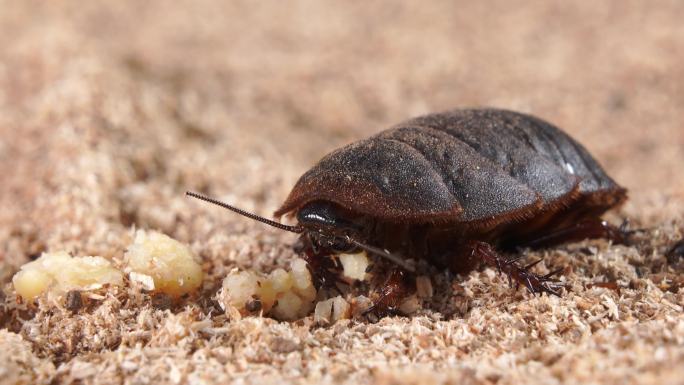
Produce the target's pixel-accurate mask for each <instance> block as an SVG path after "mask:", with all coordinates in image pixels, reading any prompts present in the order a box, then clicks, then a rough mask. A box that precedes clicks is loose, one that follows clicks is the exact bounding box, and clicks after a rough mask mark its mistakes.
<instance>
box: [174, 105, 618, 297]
mask: <svg viewBox="0 0 684 385" xmlns="http://www.w3.org/2000/svg"><path fill="white" fill-rule="evenodd" d="M187 194H188V195H190V196H193V197H195V198H199V199H202V200H205V201H209V202H212V203H215V204H218V205H220V206H223V207H225V208H227V209H230V210H232V211H234V212H237V213H238V214H241V215H244V216H246V217H249V218H252V219H255V220H257V221H260V222H263V223H266V224H269V225H271V226H274V227H277V228H279V229H282V230H286V231H291V232H294V233H297V234H300V237H299V240H298V242H297V243H296V245H295V250H296V251H297V252H298V253H300V254H302V255H303V256H304V258H305V259H306V260H307V261H309V264H310V266H311V267H312V271H314V273H316V274H317V275H319V276H321V275H323V276H325V274H324V273H325V272H324V271H323V270H325V269H324V267H325V266H329V265H330V264H329V263H328V262H327V260H329V259H330V258H329V257H330V256H331V255H334V254H337V253H351V252H356V251H360V250H365V251H367V252H368V253H370V254H375V255H377V256H380V257H383V258H387V259H389V260H390V261H392V262H393V263H394V264H395V265H396V269H398V270H400V271H402V272H403V271H409V272H410V271H412V270H413V268H412V265H411V264H409V263H408V261H409V259H425V260H427V261H428V262H430V263H432V264H434V265H437V266H440V267H446V268H450V269H451V270H452V271H455V272H464V271H468V270H469V269H472V268H475V267H477V266H478V265H481V264H482V263H484V264H486V265H489V266H492V267H494V268H496V269H498V270H499V271H500V272H503V273H504V274H506V275H507V276H508V281H509V283H512V282H516V283H517V284H522V285H524V286H525V287H526V288H527V289H528V290H529V291H530V292H532V293H535V294H536V293H539V294H541V293H548V294H553V295H559V293H560V291H559V290H560V289H561V287H562V285H561V284H560V283H559V281H558V280H557V279H556V278H555V275H556V274H558V273H559V272H560V271H562V269H559V270H556V271H554V272H552V273H550V274H546V275H537V274H535V273H533V272H531V270H530V269H531V267H532V266H533V265H535V264H536V263H537V262H539V261H537V262H535V263H532V264H529V265H527V266H524V265H521V264H519V263H518V262H517V261H518V260H519V259H520V258H507V257H505V256H503V255H502V254H500V253H499V251H514V250H519V249H520V248H525V247H530V248H538V247H547V246H552V245H557V244H560V243H566V242H571V241H578V240H582V239H587V238H608V239H610V240H612V241H614V242H618V243H621V242H624V241H625V236H626V234H625V231H623V230H622V229H619V228H617V227H614V226H612V225H610V224H608V223H607V222H605V221H603V220H602V219H601V216H602V215H603V214H604V213H605V212H606V211H607V210H609V209H612V208H615V207H617V206H619V205H620V204H622V203H623V202H624V201H625V200H626V198H627V191H626V190H625V189H624V188H622V187H620V186H619V185H618V184H617V183H616V182H615V181H613V179H611V178H610V177H609V176H608V175H607V174H606V172H605V171H604V170H603V168H602V167H601V166H600V165H599V163H598V162H597V161H596V160H595V159H594V158H593V157H592V156H591V155H590V154H589V152H588V151H587V150H586V149H585V148H584V147H583V146H582V145H580V144H579V143H578V142H577V141H575V140H574V139H572V138H571V137H570V136H568V135H567V134H565V133H564V132H563V131H561V130H560V129H559V128H558V127H556V126H554V125H552V124H550V123H548V122H546V121H544V120H541V119H539V118H536V117H534V116H531V115H527V114H522V113H517V112H513V111H507V110H500V109H463V110H452V111H448V112H443V113H436V114H430V115H425V116H421V117H417V118H413V119H410V120H408V121H405V122H403V123H400V124H398V125H396V126H394V127H392V128H389V129H387V130H385V131H382V132H380V133H378V134H376V135H374V136H371V137H370V138H368V139H365V140H361V141H358V142H355V143H352V144H349V145H347V146H345V147H342V148H340V149H338V150H335V151H333V152H332V153H330V154H328V155H326V156H325V157H323V158H322V159H321V160H320V161H319V162H318V164H316V165H315V166H314V167H313V168H311V169H310V170H309V171H307V172H306V173H304V175H302V176H301V178H300V179H299V180H298V181H297V183H296V184H295V186H294V188H293V189H292V191H291V192H290V194H289V196H288V197H287V199H286V200H285V202H284V203H283V204H282V206H281V207H280V208H279V209H278V210H276V212H275V214H274V216H275V217H276V218H280V217H282V216H283V215H291V216H294V217H295V218H296V220H297V224H296V225H286V224H282V223H280V222H277V221H273V220H270V219H266V218H263V217H260V216H257V215H255V214H252V213H248V212H245V211H243V210H240V209H238V208H236V207H233V206H231V205H228V204H225V203H222V202H219V201H216V200H214V199H211V198H208V197H205V196H202V195H199V194H196V193H192V192H188V193H187ZM404 275H405V274H403V273H401V274H396V273H388V276H387V277H386V281H387V282H386V283H385V285H384V288H383V290H382V295H381V298H380V300H378V301H377V302H378V303H376V305H377V306H376V307H380V308H381V307H385V308H389V307H393V306H395V304H396V303H397V298H398V297H400V296H402V295H403V294H405V293H406V291H407V290H408V289H407V288H406V287H405V286H406V285H401V284H400V282H401V281H402V278H401V277H402V276H404Z"/></svg>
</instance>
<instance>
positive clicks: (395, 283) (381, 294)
mask: <svg viewBox="0 0 684 385" xmlns="http://www.w3.org/2000/svg"><path fill="white" fill-rule="evenodd" d="M411 281H412V280H411V278H410V277H409V276H408V275H407V273H406V272H405V271H404V270H402V269H401V268H399V267H397V266H393V267H392V268H391V269H390V270H389V271H388V272H387V274H386V275H384V278H383V279H380V280H377V282H375V283H374V285H373V286H375V287H377V288H378V290H377V292H376V295H374V296H373V297H372V300H373V305H372V306H371V307H369V308H368V309H366V311H365V312H364V314H370V313H373V314H375V315H377V316H386V315H395V314H397V313H398V310H397V309H398V307H399V305H400V304H401V302H402V301H403V300H404V299H406V297H407V296H408V295H410V294H411V292H412V291H413V290H414V288H415V283H414V284H412V282H411Z"/></svg>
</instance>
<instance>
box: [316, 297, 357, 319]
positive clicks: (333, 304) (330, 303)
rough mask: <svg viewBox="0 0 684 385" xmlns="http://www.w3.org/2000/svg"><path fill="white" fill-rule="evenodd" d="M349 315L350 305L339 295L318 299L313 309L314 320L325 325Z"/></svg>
mask: <svg viewBox="0 0 684 385" xmlns="http://www.w3.org/2000/svg"><path fill="white" fill-rule="evenodd" d="M350 316H351V305H350V304H349V302H347V300H345V299H344V298H342V297H341V296H339V295H338V296H337V297H334V298H330V299H327V300H325V301H320V302H318V303H317V304H316V309H315V310H314V322H316V323H319V324H323V325H327V324H331V323H335V322H337V321H338V320H341V319H347V318H349V317H350Z"/></svg>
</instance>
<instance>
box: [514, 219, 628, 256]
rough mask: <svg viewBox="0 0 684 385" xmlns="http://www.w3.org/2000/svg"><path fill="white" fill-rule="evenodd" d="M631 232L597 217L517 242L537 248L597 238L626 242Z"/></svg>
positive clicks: (620, 242) (521, 245) (520, 245)
mask: <svg viewBox="0 0 684 385" xmlns="http://www.w3.org/2000/svg"><path fill="white" fill-rule="evenodd" d="M631 234H632V231H629V230H627V229H626V226H624V225H623V226H620V227H617V226H613V225H611V224H610V223H608V222H606V221H604V220H602V219H601V218H598V217H597V218H589V219H585V220H583V221H580V222H577V223H575V224H573V225H571V226H568V227H563V228H560V229H554V230H551V231H550V232H548V233H546V234H544V235H542V236H540V237H537V238H534V239H531V240H528V241H525V242H522V243H520V244H517V246H518V247H530V248H533V249H536V248H542V247H549V246H554V245H559V244H562V243H570V242H578V241H581V240H583V239H597V238H606V239H609V240H611V241H613V243H617V244H626V243H627V242H628V241H629V236H630V235H631Z"/></svg>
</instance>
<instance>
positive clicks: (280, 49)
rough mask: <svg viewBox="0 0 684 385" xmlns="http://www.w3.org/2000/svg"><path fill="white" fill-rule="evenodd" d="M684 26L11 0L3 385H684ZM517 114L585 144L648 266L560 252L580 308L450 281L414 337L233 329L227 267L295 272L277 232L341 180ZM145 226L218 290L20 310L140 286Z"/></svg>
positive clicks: (474, 11) (617, 17) (1, 124)
mask: <svg viewBox="0 0 684 385" xmlns="http://www.w3.org/2000/svg"><path fill="white" fill-rule="evenodd" d="M683 19H684V4H683V3H682V2H678V1H658V2H637V1H607V2H591V3H588V2H573V3H570V2H562V3H560V2H510V1H495V2H491V1H488V2H468V3H466V2H462V3H460V2H451V1H444V2H441V1H436V2H430V3H422V2H404V3H401V2H370V3H368V2H338V3H328V2H313V1H312V2H299V1H297V2H282V3H281V2H268V3H262V2H259V3H255V2H247V1H244V2H242V1H234V2H230V3H221V2H213V1H205V0H202V1H192V2H173V3H169V2H162V1H145V2H134V1H116V2H110V3H109V4H108V5H103V4H96V3H95V2H83V1H59V2H44V3H40V4H39V3H37V2H31V1H25V2H17V1H0V138H1V140H0V175H1V177H0V180H1V182H0V186H1V187H0V207H2V210H0V260H2V264H1V265H0V279H2V283H3V288H2V300H3V302H4V305H3V306H2V307H0V327H1V328H2V329H0V382H2V383H8V384H9V383H26V384H28V383H69V382H79V383H91V384H109V383H117V384H123V383H125V384H141V383H155V384H178V383H193V384H204V383H207V384H208V383H221V384H223V383H230V382H233V383H254V384H268V383H282V382H290V383H311V384H313V383H379V384H412V383H415V384H418V383H420V384H426V383H454V384H455V383H458V384H471V383H472V384H494V383H496V384H518V383H524V384H528V385H529V384H554V383H571V384H575V383H586V384H589V383H602V384H627V383H646V384H659V385H660V384H675V383H684V315H683V314H682V307H683V305H684V289H682V284H683V282H682V281H683V278H682V276H683V273H682V272H683V271H684V270H683V269H684V267H683V264H684V263H683V262H682V261H677V260H672V261H668V260H667V259H666V257H665V252H666V251H667V249H668V248H669V247H671V245H672V244H673V243H674V242H675V241H676V240H678V239H680V238H681V237H682V228H683V226H684V222H683V221H682V214H683V213H684V203H683V202H684V168H682V164H684V114H682V112H681V106H682V105H684V88H683V87H684V66H683V65H682V63H684V51H683V50H682V42H683V41H684V27H683V25H684V24H682V23H681V20H683ZM482 105H487V106H497V107H504V108H510V109H515V110H520V111H525V112H530V113H534V114H535V115H538V116H541V117H543V118H546V119H548V120H550V121H553V122H555V123H557V124H558V125H559V126H561V127H564V128H565V129H566V130H567V131H568V132H569V133H571V134H572V135H573V136H575V137H576V138H577V139H579V140H580V141H581V142H582V143H584V144H585V145H586V146H587V147H588V148H589V149H590V150H591V151H592V153H594V154H595V155H596V157H597V158H598V159H599V160H600V161H601V162H602V164H603V165H604V166H605V168H606V169H607V170H608V171H609V172H610V174H611V175H613V176H614V178H615V179H616V180H617V181H619V182H620V183H621V184H623V185H624V186H626V187H627V188H628V189H629V190H630V201H629V202H628V203H627V204H626V205H625V206H624V207H623V208H621V209H620V210H619V211H618V212H616V213H612V214H611V216H610V217H609V220H611V221H612V222H614V223H620V221H622V219H624V218H629V219H630V220H631V221H632V226H633V227H634V228H644V229H645V231H643V232H641V233H639V234H638V236H637V242H636V243H635V244H634V245H633V246H629V247H627V246H615V245H610V244H608V243H606V242H605V241H601V240H599V241H591V242H582V243H577V244H572V245H567V246H563V247H558V248H554V249H551V250H546V251H543V252H538V253H537V252H535V253H529V256H528V258H530V260H531V259H533V258H536V257H539V256H543V257H544V258H545V259H544V262H543V263H542V264H541V265H539V267H538V269H539V271H540V272H544V271H548V270H549V269H552V268H554V267H557V266H565V267H566V269H565V271H564V275H563V277H564V278H563V279H564V280H565V281H566V282H567V283H568V285H569V286H570V287H569V290H568V291H566V292H565V294H564V295H563V296H562V298H555V297H548V296H541V297H532V296H530V295H528V294H527V293H525V292H523V291H522V290H519V291H513V290H511V289H509V288H508V287H507V284H506V282H505V279H503V278H502V277H500V276H498V275H497V274H496V273H495V272H494V271H493V270H490V269H485V270H482V271H475V272H472V273H471V274H470V275H467V276H460V277H446V276H445V275H444V274H442V273H439V272H438V273H436V275H435V278H434V279H435V282H436V294H435V297H434V298H433V300H432V301H429V302H427V303H425V304H423V305H424V306H423V309H422V310H420V311H419V312H418V314H416V315H413V316H410V317H387V318H383V319H381V320H379V321H378V322H377V323H370V322H363V321H342V322H339V323H337V324H335V325H332V326H328V327H320V326H315V325H313V323H312V320H311V318H310V317H309V318H305V319H302V320H300V321H297V322H291V323H287V322H277V321H275V320H271V319H265V318H258V317H246V318H243V319H241V320H229V319H227V317H226V316H225V314H224V312H223V311H222V310H221V309H220V307H219V306H218V305H217V303H216V301H215V300H214V298H213V296H214V294H215V292H216V290H217V289H218V286H219V285H220V282H221V279H222V278H223V277H224V276H225V275H226V274H227V272H228V271H230V270H231V269H232V268H235V267H239V268H251V269H256V270H260V271H264V272H268V271H270V270H272V269H274V268H275V267H285V266H287V264H288V262H289V261H290V260H292V258H294V255H293V253H292V251H291V248H290V245H291V244H292V242H293V241H294V239H293V236H292V234H285V233H282V232H278V231H276V230H274V229H269V228H266V227H264V226H260V225H259V224H257V223H252V222H250V221H247V220H244V219H243V218H239V217H237V216H235V215H230V214H228V213H226V212H223V211H220V210H218V209H217V208H215V207H209V206H207V205H204V204H199V202H196V201H190V200H188V199H186V198H185V197H184V196H183V192H184V191H185V190H186V189H194V190H199V191H203V192H206V193H210V194H212V195H216V196H219V197H220V198H223V199H225V200H227V201H229V202H234V203H236V204H239V205H240V206H241V207H243V208H245V209H247V210H253V211H256V212H258V213H260V214H263V215H269V213H271V212H272V211H273V210H274V209H275V208H276V207H277V206H278V205H279V203H280V202H281V201H282V200H283V199H284V197H285V196H286V194H287V192H288V190H289V188H290V187H291V186H292V185H293V183H294V181H295V180H296V178H297V177H298V176H299V175H300V174H301V173H302V172H304V171H305V170H306V169H307V168H308V167H310V165H311V164H313V162H315V161H316V160H317V159H318V158H319V157H320V156H322V155H323V154H325V153H326V152H328V151H330V150H331V149H333V148H335V147H338V146H340V145H342V144H344V143H348V142H350V141H352V140H355V139H359V138H362V137H364V136H367V135H369V134H371V133H373V132H377V131H379V130H380V129H383V128H385V127H388V126H389V125H391V124H393V123H397V122H399V121H401V120H403V119H405V118H408V117H410V116H415V115H418V114H421V113H426V112H430V111H439V110H444V109H448V108H453V107H464V106H482ZM134 228H144V229H157V230H160V231H163V232H165V233H167V234H169V235H170V236H172V237H174V238H176V239H178V240H181V241H183V242H186V243H188V244H189V245H191V247H192V249H193V251H194V252H195V253H197V255H198V256H200V257H201V259H202V261H203V268H204V271H205V272H206V273H207V276H206V279H205V282H204V286H203V288H202V290H201V292H200V293H197V295H195V296H192V297H188V298H184V299H182V300H181V301H180V302H178V303H175V304H174V303H169V302H168V301H165V300H164V299H163V298H161V299H160V298H157V297H153V296H150V295H149V294H145V293H144V292H143V291H142V290H141V289H140V288H139V287H136V286H135V285H128V286H126V287H125V288H122V289H116V288H110V289H105V290H100V291H97V292H92V293H89V294H88V295H87V298H85V304H84V308H82V309H81V310H79V311H78V312H76V313H72V312H71V311H68V310H66V309H65V308H64V304H63V303H59V302H48V301H46V300H44V299H43V300H41V301H39V303H38V304H35V305H27V304H24V303H21V302H18V301H17V298H16V295H15V293H14V290H13V288H12V286H11V284H10V283H9V282H10V278H11V276H12V274H13V273H14V272H16V271H17V269H18V267H19V266H20V265H21V264H23V263H25V262H27V261H29V260H30V259H32V258H35V257H37V256H38V255H39V254H40V252H42V251H45V250H48V251H57V250H67V251H69V252H72V253H73V254H75V255H100V256H103V257H106V258H110V259H112V260H113V261H115V263H120V261H121V258H122V255H123V253H124V251H125V248H126V246H127V245H128V244H129V243H130V242H131V237H132V235H133V229H134Z"/></svg>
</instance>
